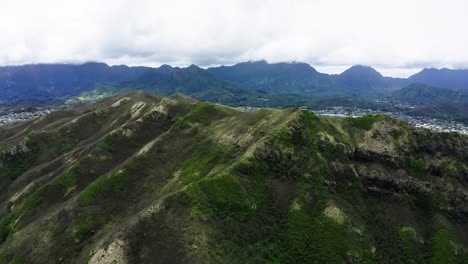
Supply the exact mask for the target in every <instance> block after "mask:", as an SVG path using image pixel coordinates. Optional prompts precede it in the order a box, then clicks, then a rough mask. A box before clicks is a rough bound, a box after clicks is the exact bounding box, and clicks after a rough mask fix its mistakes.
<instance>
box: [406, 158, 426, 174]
mask: <svg viewBox="0 0 468 264" xmlns="http://www.w3.org/2000/svg"><path fill="white" fill-rule="evenodd" d="M407 164H408V165H407V166H408V174H409V175H410V176H413V177H416V178H418V179H426V178H427V172H426V162H425V161H424V159H422V158H419V159H418V158H415V157H413V156H410V157H408V159H407Z"/></svg>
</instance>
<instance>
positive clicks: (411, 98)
mask: <svg viewBox="0 0 468 264" xmlns="http://www.w3.org/2000/svg"><path fill="white" fill-rule="evenodd" d="M392 98H393V99H396V100H399V101H403V102H409V103H412V104H435V103H464V102H468V92H465V91H461V90H460V91H456V90H450V89H446V88H437V87H433V86H429V85H425V84H421V83H414V84H410V85H409V86H407V87H405V88H403V89H401V90H398V91H395V92H393V95H392Z"/></svg>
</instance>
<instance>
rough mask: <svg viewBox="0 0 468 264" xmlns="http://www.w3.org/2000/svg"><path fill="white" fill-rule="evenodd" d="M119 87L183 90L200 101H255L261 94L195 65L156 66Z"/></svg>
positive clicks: (165, 91)
mask: <svg viewBox="0 0 468 264" xmlns="http://www.w3.org/2000/svg"><path fill="white" fill-rule="evenodd" d="M117 90H118V91H129V90H143V91H146V92H149V93H152V94H161V95H173V94H175V93H183V94H188V95H190V96H192V97H194V98H197V99H199V100H205V101H211V102H221V103H241V102H243V101H245V100H255V99H256V97H258V96H260V94H258V93H255V92H252V91H249V90H246V89H244V88H241V87H239V86H237V85H235V84H232V83H230V82H226V81H223V80H221V79H218V78H216V77H215V76H213V75H212V74H211V73H209V72H208V71H206V70H204V69H201V68H199V67H197V66H195V65H191V66H189V67H187V68H172V70H171V71H169V70H166V71H162V70H161V68H157V69H155V70H151V71H148V72H146V73H145V74H143V75H142V76H141V77H140V78H137V79H136V80H134V81H129V82H125V83H122V84H121V85H119V86H118V87H117Z"/></svg>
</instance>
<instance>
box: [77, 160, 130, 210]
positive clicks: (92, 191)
mask: <svg viewBox="0 0 468 264" xmlns="http://www.w3.org/2000/svg"><path fill="white" fill-rule="evenodd" d="M127 184H128V175H127V174H126V172H125V171H124V170H122V169H120V170H117V171H115V172H114V173H112V174H111V175H110V176H104V177H101V178H99V179H97V180H96V181H94V182H93V183H92V184H90V185H89V186H88V187H87V188H86V189H84V190H83V191H82V192H81V193H80V197H79V201H80V204H81V205H82V206H88V205H92V204H94V203H96V202H98V201H99V200H101V199H105V198H108V197H111V196H115V195H123V194H124V193H125V191H126V190H127V188H128V186H127Z"/></svg>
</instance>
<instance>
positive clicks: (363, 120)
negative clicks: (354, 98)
mask: <svg viewBox="0 0 468 264" xmlns="http://www.w3.org/2000/svg"><path fill="white" fill-rule="evenodd" d="M385 118H387V117H386V116H384V115H366V116H361V117H355V118H346V121H347V122H348V124H349V125H351V126H353V127H356V128H360V129H363V130H370V129H371V128H372V125H374V123H375V122H378V121H380V120H383V119H385Z"/></svg>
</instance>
